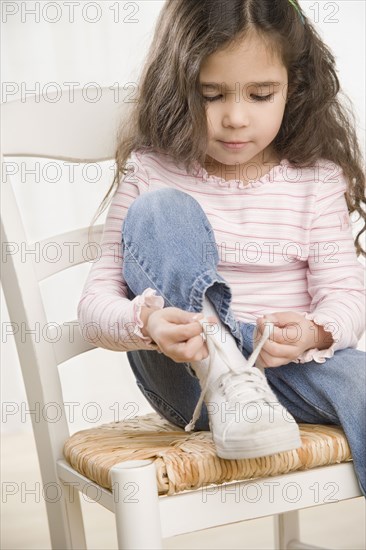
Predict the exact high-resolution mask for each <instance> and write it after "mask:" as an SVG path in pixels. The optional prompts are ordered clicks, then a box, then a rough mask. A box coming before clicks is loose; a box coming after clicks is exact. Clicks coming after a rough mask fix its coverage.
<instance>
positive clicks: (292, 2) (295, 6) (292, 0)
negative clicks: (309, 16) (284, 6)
mask: <svg viewBox="0 0 366 550" xmlns="http://www.w3.org/2000/svg"><path fill="white" fill-rule="evenodd" d="M288 1H289V2H290V4H291V5H292V6H293V7H294V8H295V10H296V11H297V13H298V14H299V15H300V18H301V23H302V24H303V25H305V19H304V16H303V14H302V13H301V11H300V8H299V6H298V5H297V4H296V3H295V2H294V0H288Z"/></svg>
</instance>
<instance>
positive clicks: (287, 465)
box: [64, 412, 352, 495]
mask: <svg viewBox="0 0 366 550" xmlns="http://www.w3.org/2000/svg"><path fill="white" fill-rule="evenodd" d="M299 428H300V436H301V441H302V447H300V448H299V449H295V450H292V451H286V452H282V453H277V454H275V455H271V456H265V457H260V458H248V459H240V460H227V459H223V458H219V457H218V456H217V455H216V453H215V446H214V443H213V440H212V435H211V432H210V431H197V432H190V433H188V432H185V431H184V430H183V429H181V428H179V427H177V426H175V425H174V424H172V423H170V422H169V421H167V420H166V419H164V418H162V417H161V416H160V415H159V414H157V413H155V412H154V413H149V414H146V415H143V416H138V417H134V418H131V419H129V420H122V421H119V422H111V423H109V424H103V425H102V426H99V427H97V428H92V429H88V430H82V431H79V432H77V433H75V434H73V435H72V436H71V437H70V438H69V439H68V440H67V441H66V443H65V445H64V456H65V458H66V460H67V461H68V462H69V464H70V465H71V466H72V467H73V468H74V469H75V470H76V471H78V472H79V473H80V474H82V475H84V476H86V477H87V478H89V479H90V480H92V481H94V482H95V483H97V484H98V485H100V486H102V487H104V488H106V489H110V490H111V486H112V483H111V479H110V469H111V468H112V466H114V465H115V464H118V463H119V462H124V461H127V460H143V459H151V460H153V461H154V464H155V468H156V476H157V485H158V492H159V495H172V494H175V493H179V492H182V491H185V490H190V489H198V488H200V487H206V486H207V485H210V484H221V483H225V482H229V481H240V480H244V479H253V478H261V477H267V476H275V475H281V474H286V473H288V472H292V471H295V470H307V469H309V468H316V467H317V466H324V465H330V464H335V463H339V462H347V461H349V460H352V456H351V452H350V449H349V446H348V442H347V439H346V436H345V434H344V432H343V430H342V428H340V427H339V426H335V425H329V424H326V425H323V424H302V423H300V424H299Z"/></svg>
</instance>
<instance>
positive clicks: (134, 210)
mask: <svg viewBox="0 0 366 550" xmlns="http://www.w3.org/2000/svg"><path fill="white" fill-rule="evenodd" d="M339 90H340V86H339V82H338V78H337V75H336V69H335V60H334V57H333V55H332V54H331V52H330V51H329V49H328V48H327V47H326V45H325V44H323V42H322V40H321V38H320V37H319V35H318V34H317V32H316V30H315V29H314V28H313V27H312V25H311V23H310V22H309V21H308V20H307V19H306V17H305V16H304V14H302V13H301V11H300V8H299V6H298V5H297V3H296V2H295V0H275V1H273V0H255V1H252V0H230V1H226V0H200V1H199V2H197V1H196V0H167V1H166V3H165V4H164V6H163V9H162V11H161V14H160V17H159V20H158V22H157V26H156V30H155V35H154V37H153V43H152V46H151V49H150V51H149V54H148V57H147V60H146V64H145V67H144V70H143V73H142V76H141V81H140V87H139V96H138V100H137V102H136V103H135V104H134V105H133V108H132V110H131V112H130V113H129V114H128V117H126V120H125V121H124V124H123V125H121V130H120V134H119V141H118V148H117V151H116V160H117V167H118V170H117V173H116V175H115V178H114V181H113V184H112V186H111V188H110V189H109V191H108V193H107V194H106V196H105V197H104V200H103V202H102V204H101V207H100V209H99V213H101V212H102V211H103V210H104V209H105V207H106V205H107V204H108V202H109V199H111V198H112V199H113V200H112V203H111V205H110V208H109V211H108V216H107V219H106V223H105V229H104V234H103V238H102V243H101V248H102V254H101V257H100V259H99V261H98V262H95V263H94V264H93V266H92V268H91V271H90V274H89V276H88V279H87V281H86V284H85V287H84V290H83V294H82V297H81V300H80V302H79V305H78V319H79V322H80V325H81V327H82V328H83V329H84V328H87V327H88V326H89V328H90V326H94V327H95V328H96V331H92V330H90V329H89V330H88V331H85V330H83V334H85V335H86V337H87V338H88V340H89V341H90V342H92V343H94V344H95V345H97V346H100V347H104V348H107V349H111V350H116V351H126V352H127V357H128V360H129V363H130V365H131V368H132V370H133V372H134V375H135V377H136V382H137V385H138V387H139V388H140V389H141V391H142V392H143V394H144V395H145V397H146V398H147V400H148V401H149V402H150V403H151V405H152V407H153V408H154V409H155V410H157V411H158V412H159V413H160V414H161V415H163V416H164V417H166V418H167V419H168V420H170V421H171V422H173V423H174V424H176V425H177V426H180V427H185V428H186V429H187V430H189V429H194V428H195V426H196V428H195V429H198V430H208V429H211V431H212V436H213V441H214V443H215V445H216V451H217V454H218V456H221V457H223V458H249V457H257V456H265V455H270V454H273V453H277V452H281V451H284V450H289V449H294V448H297V447H299V446H301V440H300V437H299V430H298V424H297V423H299V422H308V423H320V424H338V425H341V426H342V428H343V429H344V432H345V434H346V436H347V438H348V441H349V444H350V448H351V452H352V456H353V460H354V466H355V470H356V474H357V477H358V480H359V483H360V487H361V490H362V492H363V494H365V491H366V479H365V475H366V474H365V473H366V467H365V466H366V464H365V446H364V441H365V439H366V429H365V353H364V352H362V351H359V350H357V349H355V348H356V347H357V344H358V341H359V339H360V337H361V336H362V333H363V331H364V329H365V293H364V287H363V275H364V268H363V267H362V266H361V264H360V262H359V261H358V259H357V256H358V255H360V254H363V255H365V251H364V250H363V248H362V247H361V244H360V236H361V234H362V233H363V231H364V229H365V213H364V211H363V209H362V204H364V202H365V200H364V184H365V176H364V173H363V171H362V162H361V154H360V149H359V145H358V142H357V137H356V133H355V130H354V121H353V122H351V121H350V115H351V114H352V113H351V111H350V112H347V111H346V109H345V108H344V107H343V106H342V105H341V103H340V101H339V99H338V92H339ZM353 212H357V213H359V215H360V216H361V217H362V221H363V228H362V230H361V231H360V232H359V234H358V235H357V238H356V239H355V243H353V237H352V228H351V220H350V214H351V213H353ZM97 217H98V213H97V216H96V217H95V218H94V220H93V221H95V219H96V218H97ZM200 394H201V395H200ZM350 395H352V407H351V406H350V398H349V396H350ZM199 396H200V398H199V400H198V397H199ZM197 400H198V403H197ZM203 401H204V403H203ZM196 403H197V405H196V408H195V410H193V409H194V406H195V404H196ZM201 406H202V410H201ZM192 413H193V418H192V420H191V422H190V423H188V424H187V422H188V420H189V419H190V418H191V417H192Z"/></svg>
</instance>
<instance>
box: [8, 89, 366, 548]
mask: <svg viewBox="0 0 366 550" xmlns="http://www.w3.org/2000/svg"><path fill="white" fill-rule="evenodd" d="M121 92H122V94H121V99H120V102H119V103H116V102H115V92H112V91H111V90H109V89H108V88H103V89H102V98H101V99H100V100H99V101H98V102H96V103H90V102H86V101H85V100H84V99H83V97H82V92H81V90H76V91H75V99H74V102H70V101H69V96H68V95H67V96H66V94H63V96H62V97H61V98H60V99H59V100H58V101H57V102H50V101H45V99H44V98H42V97H30V98H27V100H26V101H13V102H9V103H6V104H3V105H2V120H3V144H2V145H3V156H4V159H3V167H2V174H3V181H2V184H1V185H2V226H1V229H2V241H3V243H2V246H3V247H6V245H7V243H26V242H27V241H28V239H27V235H26V234H25V230H24V226H23V223H22V219H21V215H20V213H19V209H18V205H17V203H16V199H15V195H14V193H13V190H12V184H11V178H10V177H8V175H7V171H6V164H7V162H8V157H9V158H12V157H27V156H31V157H42V158H44V157H46V158H51V159H60V160H65V159H66V160H68V161H70V162H73V161H77V162H95V161H101V160H106V159H112V158H113V156H114V148H115V130H116V127H117V124H118V121H119V119H120V115H121V113H122V109H123V107H124V104H123V97H125V92H124V91H123V90H121ZM4 175H5V176H6V177H4ZM101 231H102V226H101V225H99V226H97V233H96V234H97V235H99V238H100V236H101ZM48 241H52V242H53V243H58V244H59V246H60V247H61V248H62V247H64V243H67V242H70V241H72V242H74V241H78V242H80V243H81V244H83V243H87V242H88V234H87V227H84V228H82V229H80V230H78V231H72V232H69V233H64V234H59V235H56V236H52V237H50V238H49V239H46V240H44V241H42V242H41V243H40V246H41V249H42V246H44V245H46V244H47V242H48ZM82 248H83V247H82V246H79V247H78V249H77V250H79V251H81V250H82ZM84 261H85V258H83V257H82V255H81V253H77V254H76V257H75V258H74V261H73V262H72V263H71V262H70V261H69V257H68V255H67V254H63V255H62V257H61V260H60V261H58V262H56V263H50V262H46V261H44V262H41V263H36V262H35V261H34V259H33V256H31V257H30V258H29V260H27V261H26V262H25V263H24V262H22V260H21V256H20V254H10V255H7V256H6V259H5V261H4V262H3V265H2V283H3V289H4V293H5V298H6V302H7V306H8V310H9V315H10V319H11V321H12V322H14V323H18V325H20V324H21V323H25V325H26V326H34V325H35V323H36V322H39V323H40V324H41V326H42V325H45V324H46V323H47V318H46V314H45V308H44V304H43V302H42V297H41V293H40V288H39V283H40V281H42V280H44V279H45V278H47V277H50V276H51V275H53V274H55V273H58V272H60V271H62V270H64V269H67V268H69V267H72V265H78V264H80V263H82V262H84ZM67 334H68V332H67V331H66V330H65V331H64V332H63V336H62V338H61V339H59V340H58V341H56V342H54V343H50V342H47V341H42V340H41V341H40V342H39V343H36V342H35V341H33V339H27V340H26V342H22V340H21V335H20V331H19V333H17V334H15V340H16V345H17V351H18V355H19V360H20V364H21V369H22V373H23V377H24V382H25V386H26V392H27V398H28V403H29V407H30V408H32V407H34V405H35V403H39V404H40V406H41V407H43V404H45V403H51V402H52V403H57V404H59V406H60V407H63V397H62V391H61V385H60V379H59V371H58V366H59V365H60V364H61V363H63V362H65V361H67V360H69V359H70V358H72V357H74V356H77V355H78V354H81V353H84V352H87V351H89V350H91V349H93V346H91V345H90V344H88V343H86V342H85V341H84V340H83V339H82V336H81V335H80V334H79V332H78V331H75V336H76V338H75V341H74V342H73V343H71V342H70V341H68V338H67ZM65 419H66V415H65V414H62V416H61V418H60V420H59V421H58V422H55V423H52V422H47V421H45V420H44V419H43V418H42V416H41V418H40V419H39V420H40V421H38V422H36V421H35V419H34V416H32V421H33V431H34V437H35V441H36V446H37V452H38V458H39V463H40V468H41V474H42V481H43V484H47V483H53V484H57V486H59V487H61V488H62V487H66V485H68V488H67V491H66V490H64V491H62V492H61V494H62V498H60V499H57V500H56V501H55V502H51V501H48V502H46V506H47V514H48V522H49V529H50V534H51V541H52V548H54V549H60V550H61V549H66V548H67V549H69V548H73V549H76V548H77V549H81V548H86V543H85V535H84V528H83V520H82V514H81V508H80V501H79V493H78V491H83V488H84V487H86V486H87V487H88V488H89V489H90V486H91V485H94V486H95V488H96V494H98V495H99V497H98V502H99V504H101V505H102V506H104V507H106V508H107V509H109V510H111V511H112V512H114V513H115V515H116V527H117V538H118V544H119V548H120V549H127V548H128V549H137V548H140V549H141V548H144V549H147V548H161V544H162V538H166V537H171V536H175V535H179V534H183V533H188V532H191V531H196V530H200V529H206V528H209V527H213V526H219V525H225V524H229V523H233V522H239V521H243V520H247V519H255V518H260V517H264V516H272V515H273V517H274V527H275V529H274V535H275V545H276V548H277V549H300V548H303V549H306V548H316V547H314V546H310V545H306V544H304V543H302V542H300V541H299V536H300V535H299V522H298V510H300V509H303V508H307V507H313V506H316V505H319V504H324V501H323V500H322V499H318V500H317V499H314V493H313V492H312V491H311V490H309V487H311V486H315V485H316V484H319V485H318V486H321V487H322V488H324V487H325V488H326V487H327V484H330V485H329V486H330V487H332V485H334V484H336V485H337V486H338V491H337V494H336V499H337V501H339V500H345V499H351V498H355V497H359V496H362V494H361V492H360V488H359V485H358V482H357V478H356V476H355V472H354V468H353V463H352V461H347V462H343V463H339V464H332V465H330V466H322V467H316V468H313V469H308V470H303V471H295V472H292V473H288V474H285V475H279V476H275V477H268V476H267V477H262V478H260V479H256V483H257V487H258V488H259V489H260V491H261V498H260V499H259V500H257V501H256V502H254V501H253V500H252V501H251V502H250V503H248V502H244V501H243V500H242V499H234V498H233V499H223V498H222V494H223V491H227V490H228V484H227V483H226V484H218V485H216V486H214V490H213V491H212V493H211V495H210V498H209V499H208V498H203V497H204V489H203V488H200V489H196V490H188V491H184V492H181V493H177V494H173V495H170V496H166V495H162V496H159V495H158V491H157V482H156V471H155V467H154V461H153V460H140V461H127V462H121V463H119V464H117V465H115V466H114V467H113V468H112V469H111V476H112V483H113V487H112V490H107V489H105V488H102V487H100V486H98V485H97V484H96V483H94V482H92V481H90V480H89V479H87V478H86V477H84V476H83V475H81V474H80V473H78V472H77V471H76V470H74V469H73V468H72V467H71V466H70V465H69V463H68V462H67V461H66V460H65V459H64V456H63V446H64V442H65V441H66V440H67V439H68V438H69V430H68V425H67V422H66V420H65ZM269 482H271V483H273V484H276V487H277V488H278V492H277V494H281V491H282V494H283V490H284V488H286V487H288V486H289V484H293V485H294V486H296V487H300V488H303V490H301V491H300V495H298V498H296V499H294V498H292V499H284V498H281V499H278V498H273V494H272V493H271V492H270V491H268V484H269ZM86 483H87V485H86ZM131 483H134V484H137V486H138V488H139V494H138V496H139V498H138V499H137V501H136V499H128V498H125V496H126V495H129V494H131V491H130V487H131ZM248 483H250V482H249V481H248V480H244V481H234V482H230V484H229V485H230V489H231V490H232V491H237V492H238V494H243V492H244V491H245V488H246V487H247V486H248ZM73 484H74V485H73ZM88 495H89V496H90V491H89V492H88ZM131 500H132V502H131ZM187 511H189V513H187ZM142 518H143V523H142V528H141V519H142Z"/></svg>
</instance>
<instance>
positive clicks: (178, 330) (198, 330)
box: [174, 317, 218, 342]
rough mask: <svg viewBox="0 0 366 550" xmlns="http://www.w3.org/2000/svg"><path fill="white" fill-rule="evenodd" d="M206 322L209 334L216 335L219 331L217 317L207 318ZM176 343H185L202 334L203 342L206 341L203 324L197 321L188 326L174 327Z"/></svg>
mask: <svg viewBox="0 0 366 550" xmlns="http://www.w3.org/2000/svg"><path fill="white" fill-rule="evenodd" d="M206 319H207V322H204V324H205V329H206V330H207V332H208V334H215V333H216V332H217V331H218V325H217V319H216V317H207V318H206ZM174 332H175V341H176V342H184V341H186V340H189V339H191V338H194V337H195V336H198V335H200V334H202V340H205V333H204V329H203V326H202V324H201V323H200V322H199V321H198V320H197V321H193V322H191V323H189V324H186V325H176V326H175V327H174Z"/></svg>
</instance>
